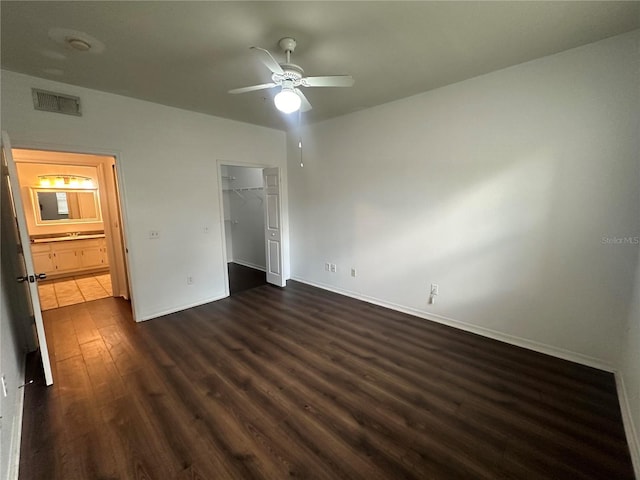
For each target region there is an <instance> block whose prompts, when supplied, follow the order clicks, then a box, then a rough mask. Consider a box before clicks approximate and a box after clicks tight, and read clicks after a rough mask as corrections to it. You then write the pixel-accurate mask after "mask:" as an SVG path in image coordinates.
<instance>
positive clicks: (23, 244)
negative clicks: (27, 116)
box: [2, 131, 53, 385]
mask: <svg viewBox="0 0 640 480" xmlns="http://www.w3.org/2000/svg"><path fill="white" fill-rule="evenodd" d="M5 167H6V170H5ZM2 170H3V174H2V176H3V179H2V181H3V182H8V184H7V187H8V189H9V191H10V193H11V195H9V200H10V201H12V202H13V205H12V207H13V208H12V210H13V215H14V218H15V225H16V227H17V231H18V232H17V233H18V235H17V241H18V242H19V243H18V248H17V249H16V250H17V251H16V253H17V255H18V257H19V258H18V265H19V266H20V269H21V270H22V272H17V273H18V274H17V277H18V278H17V279H16V280H17V281H18V282H20V283H22V284H23V285H24V288H22V289H18V291H19V292H20V294H21V295H22V294H24V295H25V297H26V301H27V302H29V303H30V304H31V307H32V314H33V317H34V320H35V326H36V333H37V336H38V344H39V346H40V356H41V358H42V368H43V369H44V378H45V381H46V383H47V385H51V384H53V375H52V373H51V363H50V360H49V348H48V347H47V338H46V336H45V333H44V323H43V321H42V310H41V309H40V297H39V296H38V284H37V280H38V278H42V274H40V275H39V274H38V273H39V272H38V273H36V272H35V270H34V268H33V258H32V257H31V248H30V247H29V244H30V241H29V233H28V231H27V221H26V218H25V215H24V208H23V205H22V198H21V197H20V183H19V181H18V171H17V169H16V164H15V162H14V161H13V156H12V154H11V142H10V141H9V136H8V135H7V133H6V132H4V131H3V132H2Z"/></svg>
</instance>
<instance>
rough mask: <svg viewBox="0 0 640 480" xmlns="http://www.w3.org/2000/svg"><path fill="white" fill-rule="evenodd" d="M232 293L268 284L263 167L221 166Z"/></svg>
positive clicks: (230, 291)
mask: <svg viewBox="0 0 640 480" xmlns="http://www.w3.org/2000/svg"><path fill="white" fill-rule="evenodd" d="M220 169H221V174H222V202H223V207H224V232H225V243H226V250H227V268H228V274H229V294H230V295H234V294H237V293H239V292H242V291H244V290H248V289H250V288H255V287H258V286H260V285H264V284H266V283H267V281H266V273H265V271H266V261H265V238H264V216H265V215H264V185H263V169H262V168H259V167H243V166H235V165H221V167H220Z"/></svg>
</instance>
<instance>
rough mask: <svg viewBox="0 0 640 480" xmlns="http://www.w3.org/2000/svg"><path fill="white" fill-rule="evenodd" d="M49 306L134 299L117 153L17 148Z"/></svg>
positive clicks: (36, 262)
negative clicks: (124, 232)
mask: <svg viewBox="0 0 640 480" xmlns="http://www.w3.org/2000/svg"><path fill="white" fill-rule="evenodd" d="M13 156H14V159H15V162H16V167H17V171H18V179H19V182H20V194H21V196H22V201H23V205H24V209H25V216H26V219H27V227H28V233H29V239H30V248H31V253H32V257H33V261H34V267H35V270H36V272H37V273H44V274H46V277H47V278H46V279H45V280H42V281H39V284H38V291H39V294H40V303H41V307H42V310H50V309H55V308H59V307H65V306H69V305H74V304H78V303H84V302H89V301H93V300H98V299H101V298H107V297H111V296H115V297H124V298H125V299H129V283H128V278H127V269H126V264H125V262H126V257H125V246H124V236H123V234H122V221H121V212H120V202H119V195H118V190H117V178H116V175H115V158H114V157H112V156H103V155H88V154H77V153H66V152H53V151H44V150H27V149H13Z"/></svg>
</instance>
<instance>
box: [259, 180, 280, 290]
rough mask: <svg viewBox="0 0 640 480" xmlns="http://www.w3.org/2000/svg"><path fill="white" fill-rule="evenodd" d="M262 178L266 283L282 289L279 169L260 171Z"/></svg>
mask: <svg viewBox="0 0 640 480" xmlns="http://www.w3.org/2000/svg"><path fill="white" fill-rule="evenodd" d="M262 177H263V179H264V200H265V202H264V205H265V207H264V235H265V242H264V243H265V246H266V255H265V256H266V266H267V269H266V270H267V282H269V283H272V284H273V285H278V286H279V287H284V286H285V281H284V274H283V273H282V272H283V268H284V260H283V257H282V215H281V211H280V169H278V168H265V169H264V170H263V171H262Z"/></svg>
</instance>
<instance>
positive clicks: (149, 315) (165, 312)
mask: <svg viewBox="0 0 640 480" xmlns="http://www.w3.org/2000/svg"><path fill="white" fill-rule="evenodd" d="M228 296H229V294H228V293H223V294H222V295H217V296H215V297H211V298H207V299H204V300H199V301H197V302H194V303H189V304H186V305H181V306H179V307H174V308H170V309H168V310H161V311H159V312H154V313H147V314H145V315H143V316H141V317H140V318H139V319H137V320H136V321H137V322H144V321H145V320H153V319H154V318H158V317H162V316H164V315H169V314H171V313H176V312H181V311H182V310H188V309H189V308H193V307H199V306H200V305H205V304H207V303H211V302H215V301H218V300H222V299H223V298H227V297H228Z"/></svg>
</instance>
